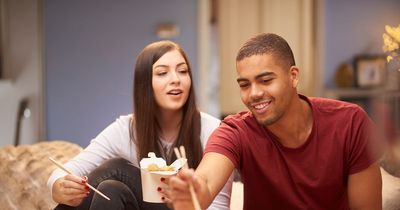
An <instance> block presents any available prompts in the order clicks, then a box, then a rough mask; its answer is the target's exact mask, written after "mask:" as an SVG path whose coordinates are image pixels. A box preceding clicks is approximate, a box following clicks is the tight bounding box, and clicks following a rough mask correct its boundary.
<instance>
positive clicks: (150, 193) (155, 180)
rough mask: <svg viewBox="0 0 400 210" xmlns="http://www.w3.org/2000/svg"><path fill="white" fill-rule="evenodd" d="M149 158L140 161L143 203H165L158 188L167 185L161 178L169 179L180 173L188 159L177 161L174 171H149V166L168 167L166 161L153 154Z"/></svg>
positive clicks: (173, 165)
mask: <svg viewBox="0 0 400 210" xmlns="http://www.w3.org/2000/svg"><path fill="white" fill-rule="evenodd" d="M148 156H149V158H143V159H142V160H141V161H140V176H141V179H142V194H143V201H145V202H150V203H163V202H164V201H163V200H162V199H161V197H162V195H161V193H160V192H158V190H157V188H158V187H161V188H165V187H167V185H166V184H165V183H163V182H161V178H169V177H172V176H174V175H175V174H177V173H178V170H179V169H180V168H182V166H183V165H184V164H185V163H186V159H182V158H181V159H177V160H176V161H174V162H173V163H172V164H171V166H172V167H173V168H174V171H148V170H147V168H148V165H149V164H157V166H158V167H159V168H161V167H164V166H166V163H165V160H164V159H162V158H157V157H156V156H155V154H154V153H153V152H150V153H149V154H148Z"/></svg>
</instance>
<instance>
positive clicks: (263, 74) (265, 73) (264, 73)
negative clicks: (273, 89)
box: [256, 71, 275, 79]
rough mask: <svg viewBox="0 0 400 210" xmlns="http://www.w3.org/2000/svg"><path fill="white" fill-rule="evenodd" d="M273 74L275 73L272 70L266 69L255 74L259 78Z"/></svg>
mask: <svg viewBox="0 0 400 210" xmlns="http://www.w3.org/2000/svg"><path fill="white" fill-rule="evenodd" d="M273 75H275V73H274V72H270V71H266V72H263V73H261V74H259V75H257V76H256V79H258V78H260V77H265V76H273Z"/></svg>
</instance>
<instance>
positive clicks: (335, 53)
mask: <svg viewBox="0 0 400 210" xmlns="http://www.w3.org/2000/svg"><path fill="white" fill-rule="evenodd" d="M399 24H400V0H325V24H324V27H325V35H326V37H325V68H324V70H325V73H324V75H325V78H324V82H325V85H326V86H327V87H334V86H335V85H334V75H335V70H336V68H337V66H338V65H339V64H340V63H342V62H350V61H351V59H352V58H353V56H354V55H356V54H382V53H383V51H382V45H383V40H382V34H383V33H384V30H385V25H391V26H398V25H399Z"/></svg>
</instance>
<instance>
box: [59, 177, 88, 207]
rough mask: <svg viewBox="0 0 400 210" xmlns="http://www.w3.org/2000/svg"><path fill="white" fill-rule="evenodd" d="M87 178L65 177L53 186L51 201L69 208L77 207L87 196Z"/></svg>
mask: <svg viewBox="0 0 400 210" xmlns="http://www.w3.org/2000/svg"><path fill="white" fill-rule="evenodd" d="M86 183H87V177H86V176H85V177H78V176H74V175H66V176H64V177H62V178H59V179H57V180H56V181H55V182H54V184H53V189H52V194H53V200H54V201H55V202H57V203H61V204H66V205H69V206H78V205H79V204H80V203H81V202H82V200H83V199H84V198H86V197H87V196H88V195H89V193H90V192H89V187H88V186H86Z"/></svg>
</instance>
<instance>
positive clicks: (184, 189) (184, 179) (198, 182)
mask: <svg viewBox="0 0 400 210" xmlns="http://www.w3.org/2000/svg"><path fill="white" fill-rule="evenodd" d="M190 184H191V185H192V186H193V188H194V191H195V193H196V196H197V199H198V200H199V202H200V206H201V208H202V209H205V208H206V206H204V205H202V201H203V200H204V198H206V197H209V196H210V193H209V191H208V188H207V186H206V184H205V182H204V181H203V180H202V179H201V177H198V176H196V175H195V174H194V171H193V169H182V170H181V171H180V172H179V173H178V174H177V175H176V176H174V177H171V178H170V179H169V180H168V185H169V189H168V190H166V191H168V192H167V193H166V194H167V195H168V199H169V200H170V201H171V202H172V203H173V207H174V209H175V210H189V209H194V206H193V201H192V197H191V195H190V191H189V185H190Z"/></svg>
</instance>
